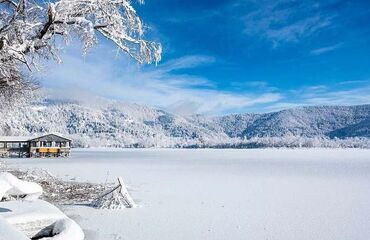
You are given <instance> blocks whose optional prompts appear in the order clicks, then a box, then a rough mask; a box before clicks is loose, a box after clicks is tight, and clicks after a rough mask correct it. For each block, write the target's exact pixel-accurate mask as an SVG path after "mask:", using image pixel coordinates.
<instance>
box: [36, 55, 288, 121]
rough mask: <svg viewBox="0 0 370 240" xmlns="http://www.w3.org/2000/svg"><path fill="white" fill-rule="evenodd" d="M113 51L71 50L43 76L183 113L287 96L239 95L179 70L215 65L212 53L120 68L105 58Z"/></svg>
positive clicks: (50, 83) (232, 108)
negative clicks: (84, 54) (82, 52)
mask: <svg viewBox="0 0 370 240" xmlns="http://www.w3.org/2000/svg"><path fill="white" fill-rule="evenodd" d="M72 52H73V51H72ZM97 55H98V56H97ZM108 55H109V54H107V53H105V50H104V49H101V50H100V51H99V52H98V53H95V54H94V56H92V57H90V58H86V59H83V58H81V57H80V56H78V55H77V54H74V53H67V54H65V55H64V56H63V60H64V63H63V64H62V65H60V66H52V67H50V68H49V70H48V71H47V72H45V74H44V75H43V76H42V79H44V80H43V81H44V85H45V86H46V87H51V88H54V89H60V91H63V92H65V91H70V89H78V90H79V91H77V94H80V93H81V90H83V91H85V92H90V93H92V94H96V95H99V96H103V97H107V98H112V99H117V100H123V101H128V102H134V103H138V104H145V105H151V106H155V107H158V108H161V109H165V110H168V111H172V112H176V113H181V114H196V113H201V114H223V113H229V112H238V111H243V110H244V111H246V108H248V107H251V106H256V105H259V104H267V103H272V102H276V101H279V100H280V99H281V98H282V96H281V95H280V94H279V93H276V92H272V91H268V92H263V93H254V92H253V91H250V92H248V91H244V92H239V93H236V92H231V91H225V90H220V89H217V87H216V86H215V84H214V83H213V82H211V81H209V80H208V79H206V78H204V77H200V76H196V75H189V74H183V73H179V71H178V70H182V69H193V68H197V67H202V66H205V65H208V64H212V63H214V62H215V59H214V58H213V57H210V56H200V55H199V56H198V55H191V56H184V57H181V58H178V59H174V60H171V61H168V62H166V63H163V64H162V65H159V66H157V67H154V66H152V67H143V66H138V65H136V64H132V63H127V62H125V61H124V60H122V59H120V61H119V63H120V64H121V65H123V66H124V67H119V66H120V65H119V64H118V62H116V63H115V62H114V61H106V60H105V59H106V58H108V57H109V56H108ZM180 72H181V71H180ZM252 90H253V89H252ZM70 92H71V93H73V91H70ZM93 102H95V101H93Z"/></svg>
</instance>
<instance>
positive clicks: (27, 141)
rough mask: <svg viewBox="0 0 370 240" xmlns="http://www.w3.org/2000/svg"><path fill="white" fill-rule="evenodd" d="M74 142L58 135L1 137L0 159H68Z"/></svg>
mask: <svg viewBox="0 0 370 240" xmlns="http://www.w3.org/2000/svg"><path fill="white" fill-rule="evenodd" d="M71 143H72V140H70V139H68V138H65V137H61V136H59V135H56V134H47V135H44V136H40V137H25V136H18V137H13V136H4V137H0V157H19V158H22V157H68V156H69V154H70V152H71Z"/></svg>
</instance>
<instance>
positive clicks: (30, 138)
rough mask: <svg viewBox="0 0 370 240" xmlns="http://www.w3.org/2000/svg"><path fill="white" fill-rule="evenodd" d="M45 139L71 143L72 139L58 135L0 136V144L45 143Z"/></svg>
mask: <svg viewBox="0 0 370 240" xmlns="http://www.w3.org/2000/svg"><path fill="white" fill-rule="evenodd" d="M45 139H52V140H65V141H71V139H69V138H66V137H62V136H60V135H57V134H53V133H52V134H45V135H42V136H0V142H29V141H37V140H40V141H43V140H45Z"/></svg>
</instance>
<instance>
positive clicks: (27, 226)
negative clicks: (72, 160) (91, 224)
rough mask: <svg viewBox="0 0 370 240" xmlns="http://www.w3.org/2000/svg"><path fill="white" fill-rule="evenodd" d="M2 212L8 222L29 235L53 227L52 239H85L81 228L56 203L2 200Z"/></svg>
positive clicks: (1, 214)
mask: <svg viewBox="0 0 370 240" xmlns="http://www.w3.org/2000/svg"><path fill="white" fill-rule="evenodd" d="M0 207H1V209H5V210H6V211H4V212H0V217H3V218H4V219H5V220H6V221H7V222H8V223H10V224H11V225H12V226H14V227H15V228H16V229H17V230H18V231H20V232H22V233H24V234H25V235H26V236H28V237H33V236H35V235H36V234H37V233H38V232H40V230H43V229H45V228H51V231H52V233H53V234H56V235H55V236H53V237H50V238H43V239H52V240H83V239H84V233H83V232H82V230H81V228H80V227H79V226H78V225H77V224H76V223H75V222H74V221H73V220H71V219H69V218H68V217H67V216H66V215H65V214H64V213H63V212H62V211H60V210H59V209H58V208H57V207H55V206H54V205H52V204H50V203H48V202H46V201H43V200H33V201H9V202H1V204H0ZM9 240H10V239H9Z"/></svg>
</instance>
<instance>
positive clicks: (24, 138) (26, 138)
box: [0, 136, 34, 142]
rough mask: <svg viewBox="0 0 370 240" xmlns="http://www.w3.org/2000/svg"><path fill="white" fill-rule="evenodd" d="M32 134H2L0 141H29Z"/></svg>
mask: <svg viewBox="0 0 370 240" xmlns="http://www.w3.org/2000/svg"><path fill="white" fill-rule="evenodd" d="M32 138H34V136H33V137H31V136H0V142H28V141H29V140H30V139H32Z"/></svg>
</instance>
